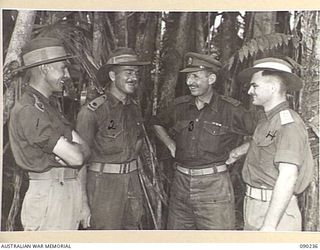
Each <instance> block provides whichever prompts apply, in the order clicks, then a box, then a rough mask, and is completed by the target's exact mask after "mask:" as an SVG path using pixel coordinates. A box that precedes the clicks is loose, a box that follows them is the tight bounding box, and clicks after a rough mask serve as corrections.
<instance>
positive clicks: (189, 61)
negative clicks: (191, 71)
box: [188, 57, 192, 65]
mask: <svg viewBox="0 0 320 250" xmlns="http://www.w3.org/2000/svg"><path fill="white" fill-rule="evenodd" d="M191 64H192V57H189V58H188V65H191Z"/></svg>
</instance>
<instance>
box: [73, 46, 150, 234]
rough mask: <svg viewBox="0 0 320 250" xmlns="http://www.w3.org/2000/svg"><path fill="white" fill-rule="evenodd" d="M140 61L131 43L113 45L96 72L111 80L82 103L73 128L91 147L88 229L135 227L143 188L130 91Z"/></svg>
mask: <svg viewBox="0 0 320 250" xmlns="http://www.w3.org/2000/svg"><path fill="white" fill-rule="evenodd" d="M147 64H149V63H148V62H142V61H140V60H139V59H138V56H137V54H136V53H135V52H134V50H133V49H131V48H122V47H120V48H117V49H116V50H115V51H113V52H112V53H111V54H110V56H109V58H108V60H107V63H106V64H105V65H104V66H102V67H101V68H100V69H99V71H98V75H97V77H98V79H100V81H101V82H103V81H105V80H107V79H110V80H111V84H110V85H109V88H108V89H107V91H106V92H105V94H104V95H102V96H100V97H97V98H96V99H94V100H93V101H91V102H90V103H89V104H88V105H85V106H83V107H82V108H81V110H80V112H79V114H78V118H77V129H78V131H79V132H80V134H81V135H83V136H84V139H85V140H86V142H87V143H88V144H89V146H90V148H91V149H92V154H91V157H90V159H89V164H88V176H87V190H88V198H89V205H90V209H91V214H92V217H91V226H92V229H98V230H103V229H104V230H106V229H109V230H117V229H139V223H140V219H141V217H142V211H143V205H142V191H141V186H140V182H139V178H138V171H137V167H138V166H137V164H138V163H137V158H138V153H139V150H140V147H141V145H142V139H143V137H144V133H143V129H142V114H141V111H140V108H139V106H138V104H137V103H136V102H135V101H134V99H133V98H132V94H134V92H135V91H136V89H137V88H138V86H139V79H138V70H139V66H143V65H147Z"/></svg>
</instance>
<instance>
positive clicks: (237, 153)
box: [226, 142, 250, 165]
mask: <svg viewBox="0 0 320 250" xmlns="http://www.w3.org/2000/svg"><path fill="white" fill-rule="evenodd" d="M249 146H250V142H246V143H244V144H242V145H241V146H239V147H236V148H234V149H232V150H231V151H230V153H229V158H228V160H226V164H227V165H230V164H232V163H234V162H236V161H237V160H239V159H240V158H241V156H243V155H245V154H246V153H247V152H248V150H249Z"/></svg>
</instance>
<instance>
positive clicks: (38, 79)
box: [9, 37, 90, 231]
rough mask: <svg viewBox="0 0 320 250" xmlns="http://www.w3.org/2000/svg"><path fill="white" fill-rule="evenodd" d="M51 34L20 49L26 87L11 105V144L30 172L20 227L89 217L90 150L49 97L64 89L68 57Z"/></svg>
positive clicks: (60, 225)
mask: <svg viewBox="0 0 320 250" xmlns="http://www.w3.org/2000/svg"><path fill="white" fill-rule="evenodd" d="M71 57H72V56H70V55H68V54H67V53H66V51H65V49H64V47H63V45H62V43H61V42H60V41H59V40H57V39H55V38H47V37H43V38H36V39H33V40H31V41H30V42H29V43H27V44H26V46H25V47H24V48H23V50H22V59H23V63H24V65H23V66H22V67H21V69H20V70H29V72H30V80H29V86H28V87H27V88H26V90H25V93H24V94H23V96H22V97H21V99H20V100H19V101H18V102H17V103H16V104H15V106H14V108H13V109H12V112H11V116H10V124H9V136H10V146H11V149H12V152H13V155H14V158H15V161H16V163H17V164H18V165H19V166H20V167H21V168H22V169H24V170H26V171H28V176H29V188H28V191H27V193H26V195H25V197H24V200H23V204H22V210H21V221H22V225H23V228H24V230H26V231H34V230H76V229H78V226H79V223H80V222H81V223H82V225H83V227H87V226H88V225H87V220H88V218H89V216H90V211H89V207H88V204H87V196H86V190H85V185H81V184H83V183H81V176H82V173H83V172H84V171H83V168H82V169H81V170H78V169H80V168H81V166H82V164H83V163H84V161H85V159H86V158H87V157H88V156H89V153H90V151H89V148H88V146H87V145H86V143H85V142H84V141H83V140H82V139H81V138H80V136H79V135H78V133H77V132H76V131H75V130H73V128H72V126H71V124H70V123H69V121H67V120H66V118H65V117H64V116H63V114H62V113H60V111H59V110H58V109H57V108H56V105H53V104H51V102H50V101H49V98H50V96H51V95H52V93H53V92H55V91H62V87H63V84H64V79H65V78H67V77H69V72H68V69H67V67H66V63H65V60H66V59H68V58H71Z"/></svg>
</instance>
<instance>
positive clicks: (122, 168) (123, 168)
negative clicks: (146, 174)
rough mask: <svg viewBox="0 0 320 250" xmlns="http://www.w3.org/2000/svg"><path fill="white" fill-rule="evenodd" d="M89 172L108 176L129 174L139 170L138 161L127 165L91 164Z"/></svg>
mask: <svg viewBox="0 0 320 250" xmlns="http://www.w3.org/2000/svg"><path fill="white" fill-rule="evenodd" d="M89 170H91V171H93V172H99V173H107V174H127V173H130V172H132V171H135V170H137V161H136V160H133V161H130V162H126V163H100V162H93V163H90V164H89Z"/></svg>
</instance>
